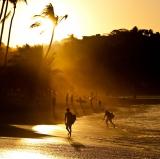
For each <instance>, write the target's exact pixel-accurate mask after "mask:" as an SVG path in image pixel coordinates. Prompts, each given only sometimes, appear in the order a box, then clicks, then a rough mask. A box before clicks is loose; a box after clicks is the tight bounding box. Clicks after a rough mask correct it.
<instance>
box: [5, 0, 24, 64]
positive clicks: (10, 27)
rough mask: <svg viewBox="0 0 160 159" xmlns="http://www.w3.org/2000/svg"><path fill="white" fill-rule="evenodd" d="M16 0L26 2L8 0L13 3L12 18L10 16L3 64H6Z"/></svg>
mask: <svg viewBox="0 0 160 159" xmlns="http://www.w3.org/2000/svg"><path fill="white" fill-rule="evenodd" d="M18 1H24V2H25V3H26V4H27V0H10V2H11V3H12V4H13V14H12V18H11V21H10V26H9V33H8V41H7V48H6V54H5V58H4V65H7V56H8V49H9V42H10V36H11V30H12V23H13V19H14V16H15V12H16V7H17V2H18Z"/></svg>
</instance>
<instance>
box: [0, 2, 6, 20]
mask: <svg viewBox="0 0 160 159" xmlns="http://www.w3.org/2000/svg"><path fill="white" fill-rule="evenodd" d="M5 2H6V0H3V1H2V6H1V12H0V20H1V18H2V14H3V9H4V5H5Z"/></svg>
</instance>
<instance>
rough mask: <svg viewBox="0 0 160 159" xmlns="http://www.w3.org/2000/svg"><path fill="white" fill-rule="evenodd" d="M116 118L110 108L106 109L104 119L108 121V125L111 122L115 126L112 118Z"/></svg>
mask: <svg viewBox="0 0 160 159" xmlns="http://www.w3.org/2000/svg"><path fill="white" fill-rule="evenodd" d="M113 118H114V114H113V113H112V112H109V111H108V110H106V111H105V114H104V119H105V121H106V125H107V127H109V122H110V123H111V124H112V126H113V127H114V128H115V127H116V126H115V124H114V123H113V121H112V119H113Z"/></svg>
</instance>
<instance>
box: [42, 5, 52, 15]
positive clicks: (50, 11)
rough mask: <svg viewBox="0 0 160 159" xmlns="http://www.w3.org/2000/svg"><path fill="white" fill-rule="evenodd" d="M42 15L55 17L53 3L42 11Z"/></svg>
mask: <svg viewBox="0 0 160 159" xmlns="http://www.w3.org/2000/svg"><path fill="white" fill-rule="evenodd" d="M42 15H45V16H51V15H52V16H55V14H54V8H53V5H52V3H49V4H48V5H46V7H45V8H44V9H43V11H42Z"/></svg>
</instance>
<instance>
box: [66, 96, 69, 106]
mask: <svg viewBox="0 0 160 159" xmlns="http://www.w3.org/2000/svg"><path fill="white" fill-rule="evenodd" d="M68 99H69V93H67V94H66V106H68Z"/></svg>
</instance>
